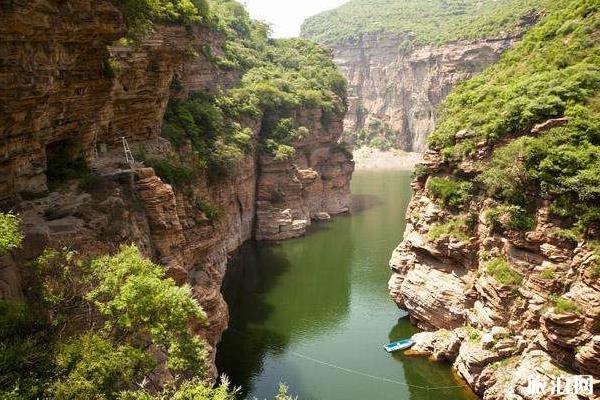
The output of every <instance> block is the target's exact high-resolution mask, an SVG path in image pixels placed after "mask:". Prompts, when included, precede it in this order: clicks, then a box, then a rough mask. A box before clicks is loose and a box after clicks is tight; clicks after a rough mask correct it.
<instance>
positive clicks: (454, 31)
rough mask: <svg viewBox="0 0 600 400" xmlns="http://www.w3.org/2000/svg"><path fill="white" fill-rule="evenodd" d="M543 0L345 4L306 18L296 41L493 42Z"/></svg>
mask: <svg viewBox="0 0 600 400" xmlns="http://www.w3.org/2000/svg"><path fill="white" fill-rule="evenodd" d="M545 3H547V0H350V1H348V2H347V3H345V4H343V5H341V6H340V7H338V8H335V9H333V10H330V11H325V12H323V13H321V14H318V15H315V16H313V17H311V18H308V19H307V20H306V21H305V22H304V24H303V25H302V37H307V38H311V39H313V40H316V41H317V42H319V43H326V44H335V43H343V42H346V41H352V40H357V39H358V38H360V37H361V35H362V34H375V33H387V34H393V35H402V34H410V35H411V36H412V39H413V41H414V42H415V43H417V44H429V43H435V44H441V43H447V42H450V41H454V40H460V39H478V38H493V37H497V36H499V35H500V34H501V33H503V32H506V31H510V30H512V29H514V28H516V27H517V26H519V25H520V24H522V23H523V18H524V17H525V16H526V15H527V14H528V13H529V12H530V11H532V10H539V9H540V8H542V7H543V6H544V4H545Z"/></svg>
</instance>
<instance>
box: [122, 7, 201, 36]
mask: <svg viewBox="0 0 600 400" xmlns="http://www.w3.org/2000/svg"><path fill="white" fill-rule="evenodd" d="M113 2H114V3H115V4H116V5H117V6H119V7H121V8H122V9H123V16H124V17H125V21H126V23H127V25H128V31H129V33H130V36H131V37H132V38H134V39H137V38H140V37H141V36H143V35H144V34H147V33H148V32H149V31H150V30H151V29H152V25H153V24H154V23H173V22H177V23H183V24H192V23H198V22H201V21H203V20H204V19H206V18H207V17H208V13H209V10H208V3H207V0H113Z"/></svg>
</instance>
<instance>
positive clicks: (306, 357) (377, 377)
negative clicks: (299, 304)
mask: <svg viewBox="0 0 600 400" xmlns="http://www.w3.org/2000/svg"><path fill="white" fill-rule="evenodd" d="M228 330H229V331H231V332H234V333H236V334H238V335H242V336H248V335H247V334H246V333H243V332H240V331H238V330H236V329H233V328H229V329H228ZM288 354H291V355H293V356H294V357H298V358H302V359H304V360H308V361H312V362H314V363H316V364H320V365H323V366H326V367H329V368H332V369H336V370H339V371H342V372H346V373H348V374H353V375H358V376H362V377H365V378H370V379H374V380H378V381H381V382H387V383H393V384H395V385H400V386H405V387H412V388H416V389H424V390H427V393H428V397H429V391H430V390H443V389H455V388H468V385H449V386H420V385H412V384H410V383H406V382H401V381H398V380H395V379H391V378H386V377H383V376H377V375H372V374H369V373H367V372H363V371H359V370H356V369H352V368H346V367H342V366H341V365H336V364H333V363H330V362H327V361H323V360H319V359H318V358H314V357H311V356H308V355H306V354H302V353H298V352H297V351H290V352H289V353H288Z"/></svg>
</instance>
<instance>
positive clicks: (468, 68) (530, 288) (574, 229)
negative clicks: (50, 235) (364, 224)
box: [303, 1, 600, 399]
mask: <svg viewBox="0 0 600 400" xmlns="http://www.w3.org/2000/svg"><path fill="white" fill-rule="evenodd" d="M390 4H393V3H386V2H379V3H378V5H379V7H381V8H385V7H388V8H387V9H386V10H384V11H381V10H379V9H378V10H374V11H372V13H371V14H370V16H369V17H365V18H363V19H358V22H357V21H354V22H347V23H346V25H344V23H343V21H344V20H346V21H349V20H348V19H347V18H348V16H349V15H351V14H352V13H354V14H355V15H356V12H357V10H362V8H361V7H365V6H370V7H374V6H376V5H375V4H372V3H369V4H367V2H361V1H354V2H350V3H348V4H346V5H344V6H342V7H340V8H338V9H335V10H332V11H328V12H325V13H323V14H321V15H319V16H317V17H314V18H313V19H312V20H309V21H307V22H306V23H305V25H304V27H303V34H304V36H306V37H310V38H314V39H316V40H319V41H321V42H323V43H325V44H326V45H328V46H331V47H332V49H333V50H334V54H335V59H336V62H337V63H338V65H339V66H340V68H341V69H342V71H343V72H344V75H345V76H346V78H347V79H348V81H349V89H350V90H349V96H350V98H349V101H350V111H349V113H348V114H347V117H346V122H345V123H346V126H347V127H348V130H349V135H350V139H349V140H350V141H351V142H353V143H355V144H358V145H367V146H373V147H380V148H381V147H383V148H387V147H396V148H400V149H403V150H407V151H424V159H423V161H422V163H421V164H418V165H417V166H416V172H415V177H414V180H413V182H412V184H411V187H412V191H413V195H412V198H411V200H410V203H409V205H408V209H407V213H406V219H407V221H406V229H405V231H404V239H403V241H402V242H401V243H400V245H399V246H398V247H397V248H396V249H395V250H394V251H393V254H392V258H391V260H390V262H389V265H390V268H391V271H392V276H391V278H390V280H389V290H390V295H391V297H392V299H393V300H394V301H395V302H396V304H397V305H398V306H399V307H400V308H401V309H405V310H407V311H408V312H409V315H410V319H411V321H413V323H415V324H416V325H417V326H418V327H420V328H421V329H423V332H422V333H418V334H416V335H414V336H413V339H414V340H415V341H416V345H415V347H413V349H412V350H409V353H411V354H424V355H429V356H430V357H431V358H432V359H434V360H439V361H445V362H450V363H452V365H453V368H454V369H455V370H456V371H457V373H458V374H459V375H460V376H461V377H462V378H464V379H465V380H466V382H467V383H468V384H469V386H470V387H471V388H473V390H474V391H475V392H476V393H477V394H478V395H480V396H482V397H483V398H484V399H534V398H535V399H538V398H551V394H550V387H551V385H552V384H554V383H555V382H554V381H552V380H553V379H555V378H556V376H562V377H563V378H564V377H569V376H573V375H577V374H584V375H591V376H592V377H593V379H594V380H595V382H596V384H597V382H598V378H599V377H600V375H599V374H600V370H598V365H600V347H599V346H598V342H599V340H600V336H599V334H600V330H599V327H600V290H599V289H600V287H599V286H598V276H599V269H598V268H599V266H600V253H599V252H598V219H597V216H593V215H595V214H594V213H595V212H596V210H597V204H598V203H597V202H598V197H597V194H595V195H591V196H588V195H586V194H585V193H586V192H585V191H586V190H587V189H583V187H584V186H585V185H587V184H583V183H581V184H579V185H580V186H576V187H572V188H569V187H568V185H569V183H568V180H569V179H571V180H574V181H578V179H580V178H578V176H579V174H587V173H588V172H586V171H588V168H589V169H590V171H597V169H595V168H597V166H598V160H597V158H596V157H595V156H592V158H591V159H588V161H587V163H584V164H577V167H574V170H572V171H569V169H568V168H569V167H568V166H569V165H570V164H569V161H565V163H564V164H561V166H560V167H556V169H555V170H554V171H556V172H554V174H557V176H559V177H560V178H555V179H556V181H553V180H552V179H553V178H550V175H544V173H543V172H541V171H543V170H544V168H550V166H551V165H553V163H555V162H556V161H554V157H555V156H554V155H553V154H554V152H555V151H556V152H559V153H561V152H565V151H568V150H567V148H568V146H571V145H572V146H573V148H574V149H577V150H574V151H581V152H582V153H585V152H586V151H587V150H584V149H587V146H590V149H592V150H591V151H597V149H598V147H597V146H598V142H597V140H596V136H595V135H596V133H594V132H597V129H598V125H597V118H598V108H597V106H596V105H595V104H596V99H597V97H598V86H597V83H590V84H589V86H588V85H587V84H585V83H581V84H580V86H579V87H581V88H586V89H583V90H584V91H585V93H584V94H583V93H582V96H581V97H579V98H578V99H577V100H574V101H575V102H577V104H579V102H581V104H582V107H585V109H586V111H585V113H586V114H585V115H586V116H585V117H582V118H583V119H582V120H580V119H579V117H578V116H575V114H573V113H572V111H571V107H573V106H572V105H567V102H568V101H569V100H567V98H568V95H565V94H558V93H559V91H560V89H557V88H560V87H561V86H562V85H568V83H567V81H568V78H567V75H561V74H562V71H561V69H562V68H567V69H568V68H572V70H576V69H577V68H580V67H581V68H584V69H585V68H589V69H590V71H594V72H591V74H592V75H593V76H594V78H591V79H592V81H593V82H597V79H598V46H597V43H594V40H595V39H594V38H595V37H596V36H597V34H598V30H597V25H594V24H595V23H596V24H597V19H598V9H597V7H595V6H594V5H592V2H585V1H583V2H577V1H575V2H564V3H561V4H560V5H557V7H556V8H553V11H548V10H549V9H552V7H550V6H549V5H548V7H549V8H544V7H541V8H539V9H537V11H530V12H526V13H524V14H522V16H521V19H520V22H519V23H518V24H517V25H516V26H515V30H513V31H511V32H512V33H511V34H506V33H505V34H503V35H500V36H496V38H495V39H489V38H488V39H474V40H467V41H465V40H455V41H450V42H448V43H441V44H440V43H434V44H423V43H418V40H419V36H418V32H417V33H415V32H409V33H406V34H404V36H402V35H398V34H393V33H390V31H392V30H393V29H392V28H394V26H393V23H392V22H388V21H389V20H386V19H385V18H387V17H389V14H390V13H391V12H392V11H394V9H393V7H392V6H390ZM404 7H408V5H406V4H405V5H404ZM414 7H415V8H417V7H418V5H416V3H415V5H414ZM561 7H562V9H561ZM398 10H401V7H400V6H398ZM548 12H550V13H551V15H550V16H548ZM581 16H585V17H583V18H582V19H579V18H580V17H581ZM396 17H397V18H399V19H401V18H402V16H401V15H400V14H398V15H397V16H396ZM538 21H541V22H539V24H540V26H539V27H535V24H536V22H538ZM575 21H576V22H575ZM378 22H379V25H378V24H377V23H378ZM421 23H423V24H425V23H426V22H424V21H421ZM361 24H362V25H361ZM369 24H370V25H369ZM563 24H564V25H563ZM568 24H573V25H572V26H573V27H575V26H576V27H577V29H574V30H573V31H571V30H566V31H565V30H560V29H557V26H560V25H563V26H567V25H568ZM359 26H360V29H363V30H364V29H365V27H366V26H369V27H372V31H373V32H365V33H363V32H360V33H359V31H360V29H359V28H358V27H359ZM381 26H385V28H382V27H381ZM414 29H415V31H418V29H419V28H418V27H416V26H415V27H414ZM528 29H532V32H531V33H530V34H528V33H525V32H526V31H527V30H528ZM523 34H525V39H524V40H523V42H524V43H520V42H521V40H522V38H523ZM575 38H578V39H575ZM579 38H581V40H582V41H583V42H585V43H586V44H585V45H584V46H583V47H582V48H577V49H575V48H571V47H568V44H567V43H570V42H571V41H574V40H579ZM561 40H562V42H560V44H558V43H559V41H561ZM415 42H417V43H415ZM562 46H564V47H562ZM513 47H517V48H516V49H515V50H511V49H512V48H513ZM534 48H535V50H533V49H534ZM584 49H585V50H584ZM530 52H532V53H530ZM556 52H558V53H561V54H568V57H570V61H569V62H566V63H564V64H562V63H561V62H560V61H559V60H557V59H556V58H553V57H554V55H555V54H556ZM503 53H506V55H505V56H504V57H501V54H503ZM496 63H498V65H494V64H496ZM486 69H487V70H486ZM483 71H485V72H483ZM546 71H552V72H548V76H545V73H546ZM481 72H483V76H482V77H476V78H474V79H471V80H470V81H468V79H470V78H473V77H475V76H476V75H477V74H479V73H481ZM552 74H554V75H552ZM544 76H545V77H544ZM550 76H552V78H550ZM542 77H544V78H542ZM527 79H529V80H527ZM539 79H545V82H547V86H545V87H546V89H541V85H540V86H536V81H537V80H539ZM462 81H466V84H463V85H458V88H459V89H458V90H456V93H452V90H453V88H454V87H456V86H457V84H459V83H460V82H462ZM500 88H502V89H500ZM544 90H549V91H551V92H553V93H557V99H559V100H558V101H560V102H561V105H560V106H557V107H556V108H554V109H550V108H548V109H546V110H545V111H540V109H538V110H534V109H533V108H532V107H530V104H532V105H533V104H535V103H536V102H537V101H539V103H540V104H550V103H551V101H546V99H543V93H546V92H545V91H544ZM509 93H510V94H509ZM448 95H450V97H449V100H448V101H447V103H446V104H441V103H442V101H443V100H444V99H445V98H446V97H447V96H448ZM526 99H527V100H526ZM530 99H531V100H530ZM534 99H535V100H534ZM528 101H531V103H527V102H528ZM478 103H479V104H478ZM440 104H441V108H440V107H438V106H439V105H440ZM517 104H518V105H517ZM537 106H538V105H537V104H536V105H533V107H537ZM539 107H543V106H539ZM496 110H497V111H496ZM517 110H518V111H517ZM582 110H583V108H582ZM528 113H529V114H528ZM587 113H589V114H587ZM516 115H518V117H516ZM587 118H589V119H587ZM440 121H441V122H442V126H441V127H438V126H436V125H437V124H438V123H439V122H440ZM509 121H510V122H509ZM581 121H586V122H584V123H582V122H581ZM592 121H596V122H592ZM587 123H589V124H590V125H589V126H590V128H589V130H588V128H587V126H588V125H586V124H587ZM352 132H358V133H352ZM433 132H435V133H434V136H433V137H432V138H431V139H429V140H427V138H428V136H429V135H430V134H431V133H433ZM575 132H581V134H582V135H583V136H582V139H581V140H583V141H582V142H580V141H578V140H573V139H569V137H570V136H569V135H570V134H571V133H573V134H575ZM584 132H587V133H584ZM552 135H559V136H558V137H556V140H552V141H548V140H549V139H548V138H549V137H551V136H552ZM586 135H587V136H586ZM542 141H547V142H545V143H548V144H545V145H537V146H538V147H534V146H536V144H534V143H538V142H540V143H541V142H542ZM386 142H387V143H386ZM382 143H383V146H382ZM588 143H589V145H588ZM534 148H535V150H534ZM546 173H547V172H546ZM589 173H591V174H594V173H595V172H589ZM567 176H573V177H571V178H567ZM564 179H567V181H566V182H565V181H564ZM551 181H552V183H550V182H551ZM578 182H579V181H578ZM594 182H595V180H594V179H592V180H591V181H588V183H589V184H591V185H595V183H594ZM517 191H518V193H517ZM567 198H569V199H570V200H567ZM576 199H579V200H576ZM582 199H585V200H582ZM561 202H574V203H578V202H580V204H581V205H573V206H569V205H567V203H561ZM559 204H563V205H561V206H559ZM562 207H566V208H570V207H572V210H571V211H570V212H566V211H560V210H562ZM531 379H534V380H536V379H537V380H539V381H540V382H543V384H544V385H545V387H546V388H547V389H548V390H547V392H545V393H531V392H530V390H528V389H529V385H530V382H531ZM596 392H597V390H596ZM595 396H596V395H594V394H589V393H588V394H587V396H583V395H580V396H579V397H577V396H576V395H574V394H572V393H571V394H568V395H565V397H560V398H590V399H592V398H596V397H595Z"/></svg>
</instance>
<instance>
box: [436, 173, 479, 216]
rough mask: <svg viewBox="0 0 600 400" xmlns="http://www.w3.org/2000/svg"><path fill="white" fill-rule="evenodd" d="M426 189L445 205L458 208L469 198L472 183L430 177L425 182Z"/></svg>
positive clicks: (471, 191)
mask: <svg viewBox="0 0 600 400" xmlns="http://www.w3.org/2000/svg"><path fill="white" fill-rule="evenodd" d="M427 189H428V190H429V191H430V192H431V194H432V195H433V197H434V198H435V199H436V200H439V201H440V203H441V204H442V205H444V206H445V207H450V208H455V209H458V208H461V207H463V206H464V205H465V204H466V203H467V201H468V200H469V199H470V198H471V195H472V193H473V183H471V182H468V181H457V180H454V179H451V178H437V177H432V178H430V179H429V181H428V182H427Z"/></svg>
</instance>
